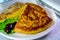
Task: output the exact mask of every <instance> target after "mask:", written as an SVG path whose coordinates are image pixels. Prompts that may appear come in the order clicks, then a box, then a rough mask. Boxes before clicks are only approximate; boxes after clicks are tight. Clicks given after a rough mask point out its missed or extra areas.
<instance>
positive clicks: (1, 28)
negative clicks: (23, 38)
mask: <svg viewBox="0 0 60 40" xmlns="http://www.w3.org/2000/svg"><path fill="white" fill-rule="evenodd" d="M17 21H18V17H15V18H8V19H6V20H5V21H4V22H0V32H3V33H5V32H4V28H5V27H6V25H7V24H10V23H14V22H17ZM11 33H14V32H13V30H12V31H11Z"/></svg>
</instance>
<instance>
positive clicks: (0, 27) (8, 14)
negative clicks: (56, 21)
mask: <svg viewBox="0 0 60 40" xmlns="http://www.w3.org/2000/svg"><path fill="white" fill-rule="evenodd" d="M52 22H53V19H52V18H50V17H49V16H48V13H47V12H46V10H45V9H44V8H42V7H40V6H38V5H36V4H33V3H25V4H24V3H20V2H16V3H14V4H12V5H11V6H9V7H8V8H7V9H6V10H4V11H3V12H2V13H1V14H0V31H1V32H2V31H3V33H7V34H11V33H22V34H38V33H40V32H42V31H44V30H46V29H47V28H49V27H50V25H51V24H52Z"/></svg>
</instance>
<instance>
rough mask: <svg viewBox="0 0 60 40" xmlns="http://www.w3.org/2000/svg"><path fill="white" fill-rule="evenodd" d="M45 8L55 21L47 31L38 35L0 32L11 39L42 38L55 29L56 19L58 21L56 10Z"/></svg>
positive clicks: (27, 39)
mask: <svg viewBox="0 0 60 40" xmlns="http://www.w3.org/2000/svg"><path fill="white" fill-rule="evenodd" d="M44 8H45V10H46V11H47V12H48V15H49V17H51V18H52V19H53V20H54V23H53V24H52V25H51V26H50V27H49V28H48V29H46V30H45V31H43V32H41V33H38V34H36V35H26V34H18V33H15V34H12V35H7V34H3V33H0V34H1V35H2V36H4V37H7V38H10V39H17V40H19V39H20V40H29V39H36V38H41V37H43V36H44V35H47V34H48V33H49V32H50V31H52V30H53V29H54V27H55V24H56V21H57V20H56V19H57V17H56V15H55V12H54V11H53V10H52V9H49V8H47V7H44Z"/></svg>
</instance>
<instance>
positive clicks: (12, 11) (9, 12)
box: [0, 2, 23, 22]
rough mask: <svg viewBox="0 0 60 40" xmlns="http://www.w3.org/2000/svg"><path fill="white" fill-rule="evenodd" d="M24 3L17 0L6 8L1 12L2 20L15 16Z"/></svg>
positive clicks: (0, 17) (0, 19)
mask: <svg viewBox="0 0 60 40" xmlns="http://www.w3.org/2000/svg"><path fill="white" fill-rule="evenodd" d="M22 5H23V3H20V2H16V3H14V4H12V5H11V6H9V7H8V8H7V9H5V10H4V11H3V12H2V13H1V14H0V22H1V21H4V20H5V19H9V18H14V17H16V16H17V15H18V14H20V13H18V12H19V11H20V8H21V6H22Z"/></svg>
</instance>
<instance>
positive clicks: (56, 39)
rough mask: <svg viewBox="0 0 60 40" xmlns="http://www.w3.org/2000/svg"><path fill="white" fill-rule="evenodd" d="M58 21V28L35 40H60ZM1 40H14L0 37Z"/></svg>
mask: <svg viewBox="0 0 60 40" xmlns="http://www.w3.org/2000/svg"><path fill="white" fill-rule="evenodd" d="M34 2H35V1H34ZM35 3H36V2H35ZM56 20H57V22H56V27H55V28H54V29H53V30H52V31H51V32H50V33H49V34H48V35H46V36H44V37H42V38H38V39H35V40H60V19H59V18H57V19H56ZM0 40H12V39H8V38H5V37H3V36H2V35H0Z"/></svg>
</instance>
